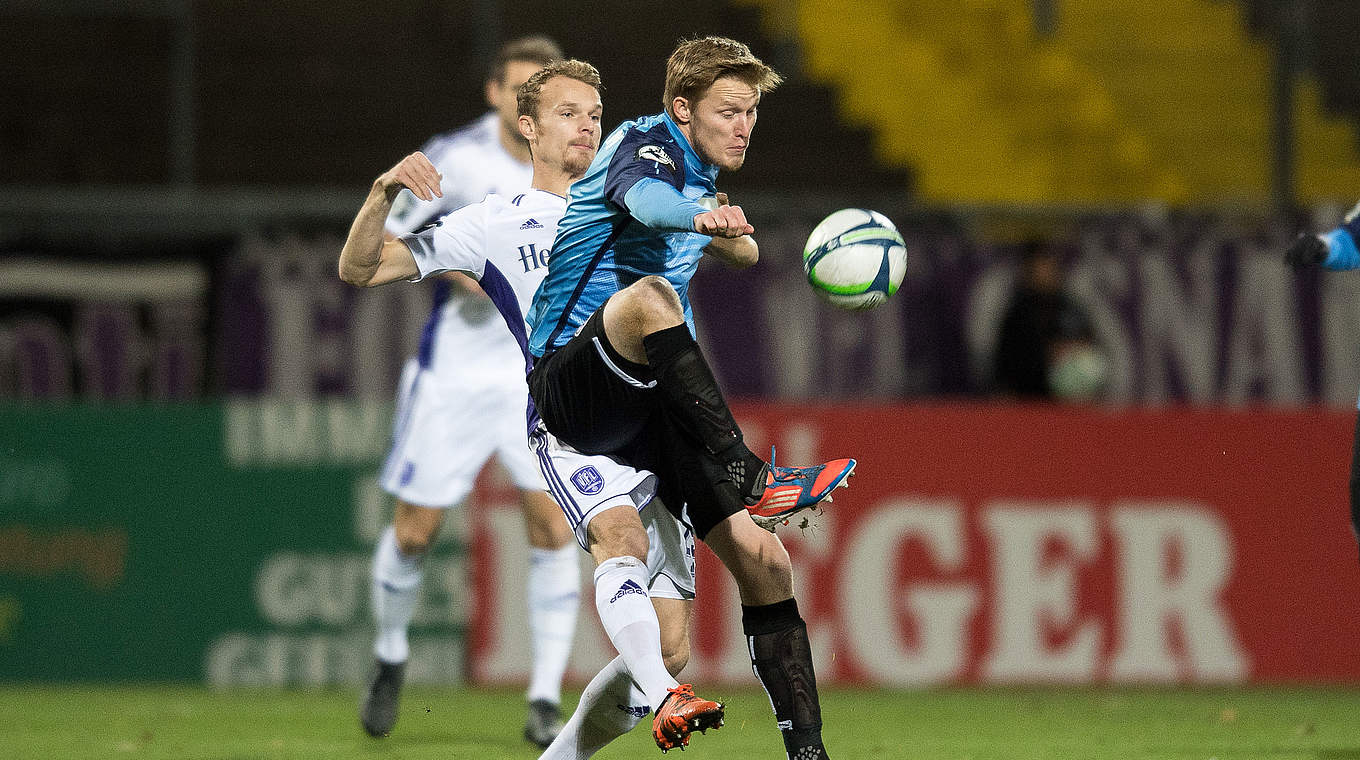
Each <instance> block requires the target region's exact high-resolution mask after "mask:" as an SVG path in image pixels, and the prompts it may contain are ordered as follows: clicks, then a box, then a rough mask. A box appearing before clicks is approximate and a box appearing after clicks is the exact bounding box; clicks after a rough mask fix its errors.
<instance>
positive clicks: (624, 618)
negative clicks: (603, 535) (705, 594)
mask: <svg viewBox="0 0 1360 760" xmlns="http://www.w3.org/2000/svg"><path fill="white" fill-rule="evenodd" d="M595 609H596V610H597V611H598V612H599V613H600V623H601V624H603V625H604V632H605V633H607V634H609V640H610V641H612V642H614V648H615V649H617V650H618V651H619V654H620V655H622V657H623V661H624V662H625V663H626V664H627V665H628V672H629V673H630V674H631V675H632V676H633V680H634V681H636V682H637V685H638V686H639V687H640V688H641V689H642V691H643V693H645V694H646V695H647V703H648V704H649V705H650V706H651V707H652V709H655V708H656V707H657V706H659V705H660V704H661V700H663V699H665V698H666V690H667V689H670V688H674V687H675V686H677V685H678V684H677V682H676V680H675V679H674V678H671V674H670V673H669V672H667V671H666V663H665V661H664V660H662V659H661V624H660V623H658V622H657V619H656V609H655V608H654V607H652V599H651V597H649V596H648V595H647V566H646V565H644V564H643V563H642V561H641V560H639V559H637V558H636V557H613V558H611V559H607V560H605V561H604V562H601V563H600V566H599V567H597V568H595Z"/></svg>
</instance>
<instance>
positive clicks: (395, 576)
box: [373, 525, 425, 663]
mask: <svg viewBox="0 0 1360 760" xmlns="http://www.w3.org/2000/svg"><path fill="white" fill-rule="evenodd" d="M424 564H425V557H424V555H417V556H414V557H408V556H406V555H405V554H402V553H401V549H399V548H397V533H396V530H395V529H394V528H393V527H392V526H391V525H389V526H387V530H385V531H383V534H382V538H380V539H378V548H377V549H375V550H374V552H373V619H374V621H375V622H377V624H378V638H377V640H376V641H374V642H373V654H375V655H377V657H378V659H379V660H382V661H383V662H388V663H398V662H406V658H407V657H409V656H410V654H411V647H410V645H409V644H408V643H407V641H406V629H407V627H409V626H410V625H411V614H412V613H413V612H414V611H415V608H416V600H418V599H419V598H420V581H421V579H422V578H423V577H424V570H423V566H424Z"/></svg>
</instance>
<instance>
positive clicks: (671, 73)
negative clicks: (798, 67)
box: [661, 37, 784, 116]
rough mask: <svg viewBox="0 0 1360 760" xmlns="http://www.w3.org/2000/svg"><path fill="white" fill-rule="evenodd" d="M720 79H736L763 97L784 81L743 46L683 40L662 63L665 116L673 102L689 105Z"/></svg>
mask: <svg viewBox="0 0 1360 760" xmlns="http://www.w3.org/2000/svg"><path fill="white" fill-rule="evenodd" d="M721 77H736V78H737V79H740V80H741V81H743V82H745V83H746V84H748V85H750V86H752V87H754V88H756V90H758V91H759V92H760V93H762V94H764V93H767V92H769V91H770V90H773V89H774V88H776V87H778V86H779V83H780V82H783V81H784V78H783V77H781V76H779V74H778V73H777V72H775V70H774V69H772V68H770V67H769V66H768V65H766V64H765V62H764V61H762V60H760V59H759V58H757V57H755V55H753V54H752V53H751V48H749V47H747V46H746V45H745V44H744V43H741V42H737V41H736V40H732V39H728V38H726V37H703V38H701V39H697V40H683V41H681V43H680V44H679V45H677V46H676V47H675V52H673V53H671V57H670V60H668V61H666V89H665V91H664V92H663V93H662V95H661V101H662V104H663V105H664V106H665V108H666V113H669V114H671V116H675V114H674V113H671V107H672V104H674V103H675V99H676V98H685V99H686V100H688V101H690V103H691V104H693V103H694V102H695V101H697V100H699V99H700V98H702V97H703V96H704V93H706V92H708V88H710V87H712V86H713V83H714V82H715V81H717V80H718V79H719V78H721Z"/></svg>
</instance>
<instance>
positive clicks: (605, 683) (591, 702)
mask: <svg viewBox="0 0 1360 760" xmlns="http://www.w3.org/2000/svg"><path fill="white" fill-rule="evenodd" d="M648 711H649V706H648V705H647V695H646V694H643V693H642V690H640V689H638V687H637V684H635V683H633V679H632V677H631V676H629V675H628V666H627V665H625V664H624V662H623V658H622V657H615V658H614V659H612V660H610V661H609V664H608V665H605V666H604V668H602V669H601V670H600V672H599V673H596V674H595V677H594V678H592V679H590V683H589V684H587V685H586V690H585V691H583V692H581V701H580V702H578V703H577V704H576V712H574V713H572V714H571V720H569V721H567V725H565V726H563V727H562V733H560V734H558V735H557V738H556V739H554V740H553V743H552V745H550V746H549V747H548V749H547V750H546V751H545V752H544V753H543V754H542V755H540V756H539V760H586V758H588V757H591V756H593V755H594V754H595V753H596V752H599V751H600V748H602V747H604V745H606V744H608V743H610V742H611V741H613V740H615V739H617V738H618V737H620V736H623V735H624V734H626V733H628V732H629V731H631V730H633V726H636V725H637V724H638V723H639V722H640V721H641V720H642V719H643V718H644V717H646V716H647V713H648Z"/></svg>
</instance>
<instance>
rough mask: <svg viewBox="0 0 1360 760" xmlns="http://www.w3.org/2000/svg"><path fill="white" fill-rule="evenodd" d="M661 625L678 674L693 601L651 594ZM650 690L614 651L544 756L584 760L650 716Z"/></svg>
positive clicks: (666, 654)
mask: <svg viewBox="0 0 1360 760" xmlns="http://www.w3.org/2000/svg"><path fill="white" fill-rule="evenodd" d="M652 607H653V609H655V610H656V618H657V621H658V622H659V624H660V626H661V657H662V659H663V660H664V661H665V663H666V670H667V671H669V672H670V674H671V675H672V676H676V677H678V676H679V675H680V671H682V670H683V669H684V668H685V665H686V664H688V662H689V653H690V643H689V630H690V621H691V620H692V618H693V614H694V602H693V601H688V600H681V599H662V598H656V597H653V598H652ZM649 709H650V707H649V705H648V703H647V695H646V694H644V693H643V692H642V690H641V689H639V688H638V687H637V684H635V683H634V682H633V678H632V676H631V675H630V674H629V672H628V666H627V665H626V664H625V663H624V661H623V657H615V658H614V659H613V660H611V661H610V662H609V663H608V664H607V665H605V666H604V668H602V669H601V670H600V672H599V673H596V674H595V677H594V678H592V679H591V681H590V683H589V684H588V685H587V686H586V688H585V691H583V692H581V701H580V702H578V703H577V705H576V712H574V713H572V715H571V719H570V720H568V721H567V724H566V726H565V727H563V729H562V732H561V733H560V734H558V735H557V739H556V740H555V741H553V743H552V745H551V746H549V747H548V749H547V751H546V752H544V753H543V755H542V756H541V758H540V760H585V758H589V757H592V756H594V754H595V753H596V752H599V751H600V749H602V748H603V747H604V746H605V745H607V744H609V743H610V742H611V741H613V740H614V739H617V738H618V737H620V736H623V735H624V734H626V733H628V732H629V731H631V730H633V727H635V726H636V725H637V724H638V723H640V722H642V719H643V718H645V717H646V716H647V712H648V711H649Z"/></svg>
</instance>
